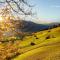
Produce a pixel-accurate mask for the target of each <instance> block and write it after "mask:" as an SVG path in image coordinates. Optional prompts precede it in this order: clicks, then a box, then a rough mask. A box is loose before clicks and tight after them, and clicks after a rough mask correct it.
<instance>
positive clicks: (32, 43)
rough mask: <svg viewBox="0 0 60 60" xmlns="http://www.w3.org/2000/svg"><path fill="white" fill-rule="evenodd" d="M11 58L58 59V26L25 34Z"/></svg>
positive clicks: (59, 56) (59, 57)
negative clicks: (16, 53) (17, 54)
mask: <svg viewBox="0 0 60 60" xmlns="http://www.w3.org/2000/svg"><path fill="white" fill-rule="evenodd" d="M20 46H21V48H22V49H20V52H23V53H22V54H21V55H19V56H17V57H16V58H14V59H13V60H60V27H57V28H54V29H51V30H45V31H41V32H37V33H34V34H33V35H32V36H26V37H25V38H24V41H23V42H21V43H20Z"/></svg>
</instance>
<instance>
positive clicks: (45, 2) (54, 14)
mask: <svg viewBox="0 0 60 60" xmlns="http://www.w3.org/2000/svg"><path fill="white" fill-rule="evenodd" d="M30 2H31V4H34V5H35V7H34V9H35V10H36V12H37V15H38V17H39V18H42V19H55V20H56V19H60V0H30ZM58 21H59V20H58Z"/></svg>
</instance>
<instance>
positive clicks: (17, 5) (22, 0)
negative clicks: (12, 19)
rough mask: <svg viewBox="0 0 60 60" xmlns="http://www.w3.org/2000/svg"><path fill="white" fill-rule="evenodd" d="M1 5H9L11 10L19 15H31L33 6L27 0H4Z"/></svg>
mask: <svg viewBox="0 0 60 60" xmlns="http://www.w3.org/2000/svg"><path fill="white" fill-rule="evenodd" d="M0 4H7V6H9V7H10V9H11V10H12V11H13V12H15V13H18V14H22V15H31V14H32V11H31V7H32V6H31V5H30V4H28V2H27V0H5V1H4V0H2V1H0Z"/></svg>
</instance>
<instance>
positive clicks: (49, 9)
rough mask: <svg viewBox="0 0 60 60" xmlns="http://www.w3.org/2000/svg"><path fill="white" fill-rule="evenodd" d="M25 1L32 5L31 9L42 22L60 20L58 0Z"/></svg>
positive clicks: (59, 0)
mask: <svg viewBox="0 0 60 60" xmlns="http://www.w3.org/2000/svg"><path fill="white" fill-rule="evenodd" d="M0 1H4V0H0ZM27 1H29V3H30V4H31V5H34V7H33V11H35V12H36V13H37V15H36V16H37V17H38V18H39V19H40V20H41V21H42V22H43V21H44V22H45V21H47V22H50V21H52V22H54V21H58V22H60V0H27ZM38 22H39V21H38Z"/></svg>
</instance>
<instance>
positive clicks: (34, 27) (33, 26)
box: [21, 21, 60, 32]
mask: <svg viewBox="0 0 60 60" xmlns="http://www.w3.org/2000/svg"><path fill="white" fill-rule="evenodd" d="M58 25H60V23H50V24H37V23H34V22H31V21H23V26H24V27H23V28H22V29H21V31H23V32H37V31H41V30H47V29H49V28H54V27H57V26H58Z"/></svg>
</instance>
